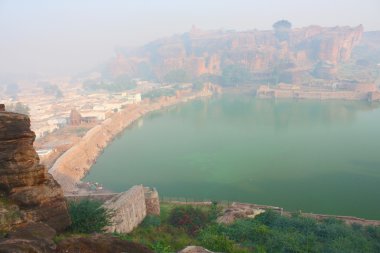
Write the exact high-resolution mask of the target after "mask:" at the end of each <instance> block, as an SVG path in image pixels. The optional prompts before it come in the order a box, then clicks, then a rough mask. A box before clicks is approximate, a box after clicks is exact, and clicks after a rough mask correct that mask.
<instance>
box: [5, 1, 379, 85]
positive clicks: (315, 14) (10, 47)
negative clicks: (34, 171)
mask: <svg viewBox="0 0 380 253" xmlns="http://www.w3.org/2000/svg"><path fill="white" fill-rule="evenodd" d="M378 10H380V1H378V0H362V1H357V0H337V1H331V0H320V1H318V2H316V1H305V0H291V1H290V0H289V1H275V0H270V1H245V0H234V1H226V0H211V1H201V0H195V1H187V2H186V3H185V2H184V1H172V0H162V1H153V0H146V1H137V0H136V1H73V0H66V1H47V0H46V1H6V0H1V1H0V31H1V33H0V36H1V37H0V78H2V77H7V76H9V75H12V76H17V75H25V74H32V75H42V76H44V75H67V74H69V75H72V74H76V73H78V72H82V71H88V70H91V69H92V68H94V67H96V66H98V65H100V64H103V63H105V62H106V61H107V60H108V59H110V58H111V57H112V56H113V55H114V51H115V48H118V47H135V46H138V45H142V44H144V43H146V42H149V41H151V40H153V39H157V38H159V37H163V36H170V35H172V34H175V33H184V32H186V31H188V30H189V29H190V27H191V26H192V25H196V26H197V27H200V28H202V29H219V28H223V29H235V30H249V29H260V30H261V29H271V27H272V24H273V23H274V22H275V21H277V20H279V19H288V20H290V21H291V22H292V24H293V27H302V26H307V25H312V24H318V25H321V26H336V25H352V26H357V25H358V24H363V25H364V28H365V30H366V31H370V30H380V20H379V18H378Z"/></svg>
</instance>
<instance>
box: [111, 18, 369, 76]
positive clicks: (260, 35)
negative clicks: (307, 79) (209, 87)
mask: <svg viewBox="0 0 380 253" xmlns="http://www.w3.org/2000/svg"><path fill="white" fill-rule="evenodd" d="M362 35H363V27H362V26H361V25H359V26H357V27H346V26H344V27H320V26H309V27H304V28H298V29H292V30H291V31H290V32H289V35H288V39H286V40H280V39H278V38H277V37H276V33H275V31H258V30H251V31H243V32H237V31H222V30H220V31H202V30H200V29H197V28H193V29H192V30H191V31H190V32H188V33H184V34H182V35H175V36H172V37H169V38H164V39H160V40H156V41H153V42H151V43H149V44H147V45H145V46H143V47H141V48H139V49H137V50H134V51H122V50H119V51H118V52H117V57H116V58H115V59H114V60H113V61H112V62H111V63H110V64H109V66H108V71H109V73H110V74H111V75H112V76H119V75H122V74H128V75H130V76H141V75H143V74H144V72H146V71H147V70H149V72H151V74H153V75H155V76H156V77H158V78H162V77H164V76H165V75H166V74H168V73H169V72H171V71H173V70H178V69H183V70H185V71H186V73H188V74H189V75H191V76H199V75H202V74H212V75H219V74H221V72H222V70H223V68H224V67H226V66H229V65H239V66H244V67H246V68H247V69H248V70H250V71H251V72H253V73H255V74H256V77H257V78H258V79H265V78H268V76H271V75H272V74H273V72H276V71H278V70H279V69H281V70H283V71H284V74H285V75H288V76H290V77H289V78H288V79H294V80H290V81H297V76H301V74H302V73H305V72H308V73H310V72H311V71H315V70H317V72H318V66H320V65H323V66H324V65H325V64H328V65H331V71H330V72H334V70H335V68H336V65H337V64H339V63H341V62H346V61H348V60H349V59H350V57H351V53H352V50H353V48H354V47H355V46H356V45H357V44H358V43H359V42H360V40H361V37H362Z"/></svg>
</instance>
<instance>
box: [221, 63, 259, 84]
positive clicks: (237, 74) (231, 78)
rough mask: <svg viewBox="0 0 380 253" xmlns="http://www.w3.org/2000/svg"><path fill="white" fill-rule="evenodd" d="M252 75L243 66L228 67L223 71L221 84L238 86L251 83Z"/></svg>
mask: <svg viewBox="0 0 380 253" xmlns="http://www.w3.org/2000/svg"><path fill="white" fill-rule="evenodd" d="M252 79H253V78H252V74H251V72H250V71H249V69H247V68H246V67H244V66H239V65H229V66H227V67H225V68H224V69H223V72H222V77H221V84H222V85H223V86H238V85H241V84H247V83H249V82H251V81H252Z"/></svg>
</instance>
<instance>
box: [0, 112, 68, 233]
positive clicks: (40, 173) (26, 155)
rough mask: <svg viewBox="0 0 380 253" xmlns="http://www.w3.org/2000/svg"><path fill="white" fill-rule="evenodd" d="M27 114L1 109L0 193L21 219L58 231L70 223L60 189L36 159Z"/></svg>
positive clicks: (32, 134) (24, 221)
mask: <svg viewBox="0 0 380 253" xmlns="http://www.w3.org/2000/svg"><path fill="white" fill-rule="evenodd" d="M34 139H35V134H34V132H32V131H31V130H30V119H29V117H28V116H26V115H23V114H17V113H10V112H0V195H1V196H2V198H3V199H6V201H7V202H9V203H10V204H12V205H15V206H17V207H18V209H19V210H17V212H19V216H20V217H21V219H22V222H21V223H26V222H30V221H33V222H44V223H46V224H48V225H49V226H51V227H52V228H53V229H55V230H57V231H61V230H63V229H65V228H66V227H68V226H69V225H70V217H69V214H68V211H67V206H66V202H65V199H64V197H63V191H62V189H61V187H60V186H59V184H58V183H57V182H56V181H55V180H54V179H53V177H52V176H51V175H50V174H48V172H47V170H46V168H45V167H44V166H43V165H41V164H40V163H39V157H38V155H37V153H36V151H35V150H34V148H33V142H34Z"/></svg>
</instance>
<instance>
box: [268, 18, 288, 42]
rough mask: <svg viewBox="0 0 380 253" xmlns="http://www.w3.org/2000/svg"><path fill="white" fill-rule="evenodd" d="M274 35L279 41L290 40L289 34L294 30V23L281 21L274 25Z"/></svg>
mask: <svg viewBox="0 0 380 253" xmlns="http://www.w3.org/2000/svg"><path fill="white" fill-rule="evenodd" d="M273 29H274V33H275V35H276V38H277V39H278V40H279V41H284V40H288V39H289V32H290V31H291V29H292V23H290V22H289V21H288V20H285V19H283V20H279V21H277V22H276V23H274V24H273Z"/></svg>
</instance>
